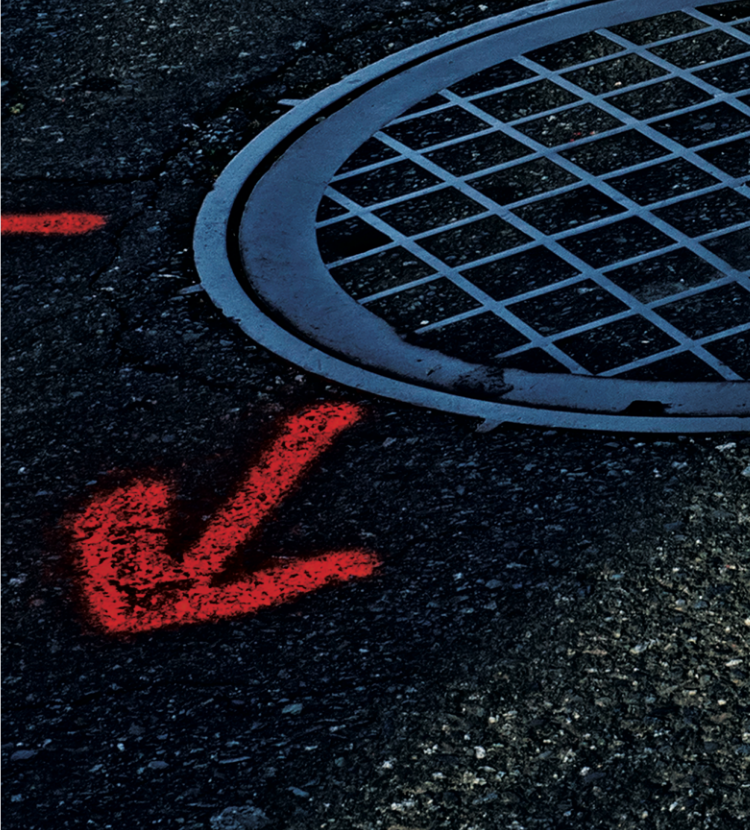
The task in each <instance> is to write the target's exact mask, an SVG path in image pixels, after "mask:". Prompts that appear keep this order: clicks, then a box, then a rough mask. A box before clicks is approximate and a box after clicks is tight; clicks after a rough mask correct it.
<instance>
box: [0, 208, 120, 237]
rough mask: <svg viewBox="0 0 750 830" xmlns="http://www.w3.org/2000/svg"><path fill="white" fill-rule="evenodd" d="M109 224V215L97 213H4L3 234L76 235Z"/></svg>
mask: <svg viewBox="0 0 750 830" xmlns="http://www.w3.org/2000/svg"><path fill="white" fill-rule="evenodd" d="M106 224H107V217H106V216H100V215H99V214H97V213H34V214H17V213H11V214H3V216H2V232H3V234H8V233H15V234H25V233H37V234H47V235H51V234H57V235H63V236H76V235H80V234H83V233H89V232H90V231H96V230H99V228H103V227H104V226H105V225H106Z"/></svg>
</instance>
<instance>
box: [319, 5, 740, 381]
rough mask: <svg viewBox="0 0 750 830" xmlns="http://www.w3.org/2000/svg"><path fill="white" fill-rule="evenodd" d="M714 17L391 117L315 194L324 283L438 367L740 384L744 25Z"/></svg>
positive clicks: (560, 58)
mask: <svg viewBox="0 0 750 830" xmlns="http://www.w3.org/2000/svg"><path fill="white" fill-rule="evenodd" d="M736 6H737V7H738V12H737V15H736V17H737V19H730V20H720V19H717V16H716V15H711V14H708V13H706V12H705V11H699V10H698V9H686V10H681V11H677V12H672V13H669V14H662V15H658V16H655V17H652V18H649V19H646V20H640V21H636V22H633V23H626V24H622V25H615V26H612V27H611V28H602V29H598V30H596V31H594V32H590V33H585V34H583V35H580V36H577V37H574V38H572V39H569V40H566V41H564V42H561V43H556V44H552V45H551V46H547V47H545V48H541V49H538V50H534V51H528V52H526V53H525V54H523V55H519V56H517V57H515V58H513V59H512V60H506V61H503V62H501V63H498V64H497V65H495V66H492V67H490V68H489V69H486V70H484V71H482V72H479V73H477V74H475V75H473V76H471V77H469V78H466V79H464V80H462V81H460V82H458V83H455V84H453V85H451V86H450V87H449V88H446V89H442V90H440V91H439V92H437V93H435V94H432V95H430V96H429V97H428V98H426V99H425V100H424V101H423V102H421V103H420V104H418V105H416V106H414V107H412V108H411V109H410V110H409V111H407V112H406V113H404V114H403V115H402V116H400V117H398V118H396V119H394V120H392V121H391V122H390V123H389V124H387V125H386V126H385V127H383V128H382V129H381V130H379V131H378V132H376V133H375V134H374V136H372V138H370V139H369V140H368V141H367V142H366V143H365V144H364V145H363V146H362V147H361V148H360V150H359V151H357V152H356V153H355V154H353V155H352V156H351V157H350V159H349V160H348V161H347V162H346V163H345V164H344V165H343V166H342V167H341V168H339V170H338V171H337V173H336V175H335V176H334V177H333V179H332V181H331V184H330V186H329V187H328V188H327V189H326V191H325V196H324V199H323V200H322V202H321V205H320V209H319V211H318V221H317V232H318V240H319V245H320V251H321V255H322V257H323V259H324V261H325V262H326V264H327V266H328V268H329V269H330V273H331V275H332V276H333V278H334V279H335V280H336V281H337V282H338V283H339V284H340V285H341V286H342V287H343V288H344V289H345V290H347V291H348V292H349V293H350V294H351V295H352V296H353V297H355V298H356V299H357V300H358V301H359V302H360V303H361V304H363V305H364V306H365V307H366V308H367V309H368V310H370V311H372V312H373V313H375V314H376V315H378V316H379V317H381V318H383V319H384V320H386V321H387V322H388V323H390V324H391V325H392V326H394V327H395V328H396V329H397V331H399V333H400V334H401V335H402V336H404V337H405V339H407V340H408V341H409V342H411V343H414V344H415V345H424V346H427V347H429V348H434V349H438V350H440V351H441V352H444V353H445V354H448V355H452V356H455V357H459V358H464V359H471V360H473V361H476V362H482V363H485V364H489V365H495V366H499V367H513V368H517V369H523V370H526V371H532V372H534V371H536V372H557V373H571V374H578V375H591V376H599V377H607V378H620V379H640V380H663V381H711V380H722V379H723V380H727V381H738V380H748V379H750V281H749V280H748V269H750V191H749V190H748V186H747V183H748V179H750V96H749V95H748V94H747V89H748V87H750V27H749V26H748V21H747V20H744V19H742V18H741V17H740V14H741V11H742V10H741V8H740V6H741V4H736ZM723 16H724V17H726V16H727V15H723ZM729 16H730V17H731V15H729Z"/></svg>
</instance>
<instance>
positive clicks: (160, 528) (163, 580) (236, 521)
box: [66, 404, 380, 633]
mask: <svg viewBox="0 0 750 830" xmlns="http://www.w3.org/2000/svg"><path fill="white" fill-rule="evenodd" d="M361 416H362V412H361V410H360V409H359V408H358V407H356V406H353V405H350V404H325V405H321V406H316V407H313V408H311V409H308V410H305V411H303V412H301V413H299V414H297V415H295V416H293V417H291V418H288V419H287V420H286V421H285V422H284V423H283V424H282V426H281V429H280V430H279V433H278V434H277V435H276V438H275V439H274V441H273V443H272V445H271V446H270V447H269V448H268V449H267V450H266V451H265V452H264V453H263V454H262V455H261V457H260V459H259V460H258V462H257V463H256V464H255V466H253V467H251V468H250V470H249V471H248V473H247V475H246V476H245V478H244V479H243V481H242V482H241V483H240V485H239V487H238V489H237V492H236V493H235V495H234V496H233V497H232V498H231V499H230V500H229V501H228V502H227V503H226V504H225V505H224V506H223V507H221V508H220V509H219V510H218V511H217V512H216V513H215V515H214V516H213V517H212V518H211V519H210V520H209V522H208V524H207V526H206V528H205V529H204V531H203V534H202V535H201V537H200V539H199V540H198V541H197V542H196V543H195V544H194V545H192V546H191V547H190V548H189V549H188V550H187V551H185V553H184V557H183V561H182V562H181V563H180V562H177V561H176V560H175V559H173V558H172V557H170V556H169V555H168V554H167V553H166V552H165V548H166V542H167V536H168V533H169V528H168V520H169V517H170V513H171V504H172V501H173V493H172V491H171V488H170V486H169V485H168V484H166V483H165V482H163V481H157V480H145V479H140V480H136V481H134V482H133V483H131V484H129V485H127V486H125V487H121V488H119V489H117V490H115V491H114V492H113V493H110V494H103V495H99V496H96V497H95V498H94V499H93V500H92V501H91V502H89V504H88V505H87V506H86V507H85V509H84V510H83V511H82V512H80V513H76V514H74V515H73V516H71V517H69V519H68V520H67V522H66V524H67V526H68V529H69V531H70V534H71V538H72V543H73V546H74V549H75V550H76V553H77V556H78V562H79V564H80V569H81V580H82V584H81V587H82V589H83V594H84V597H85V601H86V605H87V608H88V611H89V613H90V616H91V618H92V620H93V622H94V623H95V624H97V625H99V626H101V627H103V628H105V629H106V630H107V631H109V632H113V633H116V632H133V631H146V630H149V629H154V628H161V627H163V626H175V625H180V624H184V623H194V622H201V621H206V620H215V619H219V618H224V617H233V616H237V615H240V614H248V613H251V612H254V611H257V610H258V609H260V608H263V607H265V606H269V605H275V604H277V603H280V602H286V601H289V600H291V599H294V598H295V597H297V596H299V595H300V594H303V593H306V592H308V591H312V590H315V589H316V588H319V587H321V586H322V585H325V584H327V583H335V582H342V581H345V580H347V579H349V578H351V577H364V576H368V575H370V574H372V573H373V571H374V570H375V569H376V568H377V567H378V565H379V564H380V561H379V559H378V558H377V557H376V556H375V555H374V554H372V553H368V552H366V551H361V550H350V551H337V552H332V553H324V554H321V555H318V556H314V557H311V558H305V559H297V560H288V561H278V560H277V561H276V562H274V563H273V564H270V565H268V566H266V567H265V568H263V569H262V570H260V571H256V572H255V573H253V574H249V575H245V576H243V577H242V578H241V579H240V580H239V581H237V582H233V583H231V584H229V585H221V586H216V585H213V584H212V579H213V577H214V576H216V575H218V574H220V573H221V572H222V569H224V567H225V565H226V562H227V559H228V557H230V556H231V555H232V554H233V553H235V552H236V551H237V549H238V548H239V546H240V545H242V544H243V543H246V542H247V541H248V540H249V539H250V538H251V537H252V536H253V534H254V533H256V532H257V531H258V529H259V527H260V526H261V524H262V522H263V521H265V520H267V519H268V517H269V515H270V513H271V512H272V511H273V510H274V508H275V507H276V506H277V505H278V504H279V502H280V501H281V500H282V499H283V498H284V496H286V495H287V494H288V493H289V491H290V490H291V489H292V488H293V487H294V486H295V485H297V484H298V483H299V482H300V480H301V479H302V477H303V476H304V474H305V473H306V472H307V471H308V470H309V468H310V465H311V464H312V463H313V461H314V460H315V459H316V458H317V457H318V456H319V455H320V454H321V453H322V452H323V451H324V450H325V449H326V448H327V447H329V446H330V445H331V444H332V443H333V441H334V439H335V438H336V437H337V436H338V435H339V434H340V433H341V432H342V431H343V430H344V429H346V428H347V427H349V426H351V425H352V424H354V423H356V422H357V421H358V420H359V419H360V418H361Z"/></svg>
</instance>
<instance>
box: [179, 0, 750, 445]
mask: <svg viewBox="0 0 750 830" xmlns="http://www.w3.org/2000/svg"><path fill="white" fill-rule="evenodd" d="M608 5H612V0H610V2H609V3H607V2H605V3H601V2H590V1H589V2H581V0H547V2H543V3H538V4H535V5H534V6H531V7H527V8H525V9H519V10H516V11H514V12H509V13H506V14H503V15H499V16H497V17H493V18H490V19H487V20H483V21H480V22H479V23H475V24H472V25H471V26H468V27H464V28H462V29H459V30H456V31H452V32H448V33H446V34H443V35H441V36H439V37H436V38H433V39H432V40H428V41H425V42H423V43H419V44H417V45H415V46H412V47H410V48H408V49H405V50H403V51H401V52H398V53H396V54H394V55H390V56H388V57H386V58H384V59H382V60H380V61H378V62H376V63H374V64H371V65H369V66H367V67H365V68H363V69H362V70H359V71H358V72H356V73H354V74H352V75H350V76H347V77H346V78H344V79H343V80H342V81H340V82H339V83H337V84H335V85H333V86H330V87H327V88H326V89H324V90H322V91H321V92H319V93H317V94H316V95H314V96H312V97H311V98H309V99H307V100H306V101H304V102H301V103H300V104H298V105H297V106H296V107H295V108H294V109H293V110H292V111H290V112H289V113H286V114H285V115H284V116H282V117H281V118H279V119H278V120H277V121H275V122H273V123H272V124H271V125H270V126H269V127H267V128H266V129H265V130H264V131H263V132H261V133H260V134H259V135H258V136H257V137H256V138H254V139H253V140H252V141H251V142H250V143H249V144H248V145H246V146H245V147H244V148H243V149H242V150H241V151H240V152H239V153H238V155H237V156H236V157H235V158H234V159H233V160H232V161H231V162H230V163H229V164H228V165H227V167H226V168H225V169H224V170H223V171H222V173H221V175H220V176H219V178H218V179H217V181H216V183H215V184H214V188H213V189H212V190H211V192H210V193H209V194H208V195H207V196H206V199H205V201H204V203H203V205H202V207H201V210H200V212H199V215H198V218H197V221H196V226H195V232H194V240H193V248H194V257H195V263H196V267H197V270H198V273H199V275H200V278H201V282H202V284H203V287H204V288H205V289H206V291H207V292H208V294H209V296H210V297H211V299H212V300H213V302H214V303H215V304H216V305H217V306H218V307H219V308H220V309H221V310H222V311H223V312H224V313H225V314H226V315H227V316H228V317H230V318H231V319H233V320H234V321H235V322H236V323H237V324H238V325H239V326H240V328H241V329H242V330H243V331H244V332H245V333H246V334H247V335H248V336H249V337H250V338H251V339H252V340H254V341H256V342H258V343H259V344H261V345H262V346H264V347H265V348H267V349H269V350H270V351H272V352H273V353H275V354H277V355H279V356H280V357H282V358H284V359H286V360H288V361H290V362H291V363H293V364H294V365H296V366H299V367H300V368H302V369H305V370H307V371H310V372H312V373H314V374H316V375H319V376H322V377H324V378H325V379H327V380H331V381H333V382H336V383H340V384H343V385H344V386H349V387H352V388H355V389H358V390H361V391H363V392H367V393H370V394H375V395H378V396H382V397H386V398H390V399H394V400H398V401H400V402H404V403H409V404H412V405H417V406H421V407H426V408H431V409H437V410H441V411H445V412H451V413H454V414H459V415H466V416H469V417H475V418H482V419H484V420H485V421H486V422H487V423H488V424H492V423H503V422H513V423H521V424H527V425H533V426H546V427H557V428H568V429H586V430H597V431H604V432H630V433H645V432H658V433H713V432H740V431H743V432H744V431H748V430H750V419H749V418H748V417H747V416H744V415H739V416H731V415H730V416H727V415H709V416H700V415H687V416H681V415H667V416H641V415H624V414H622V413H611V412H610V413H607V412H591V411H586V410H579V409H549V408H544V409H542V408H533V405H527V406H524V405H517V404H509V403H503V402H499V401H493V400H486V399H482V398H477V397H473V396H469V395H461V394H457V393H455V392H448V391H443V390H440V389H434V388H429V387H427V386H420V385H417V384H416V383H414V382H412V381H409V380H401V379H398V378H395V377H393V376H388V375H386V374H382V373H379V372H377V371H373V370H372V369H369V368H366V367H363V366H359V365H356V364H355V363H351V362H347V361H346V360H344V359H341V358H339V357H337V356H336V355H334V354H330V353H329V352H326V351H325V350H324V349H322V348H321V346H320V345H315V344H312V343H310V342H308V341H307V340H306V339H304V338H303V337H301V336H299V335H298V333H296V332H295V331H290V330H289V329H288V328H286V327H285V326H284V325H282V324H280V323H278V322H276V321H275V320H273V319H272V318H271V317H269V314H268V311H267V310H266V309H264V308H263V307H262V304H261V303H258V302H256V301H255V300H254V299H253V298H252V297H251V296H250V294H249V293H248V290H247V289H246V287H244V284H245V279H244V274H243V273H242V271H241V270H239V269H238V267H237V261H236V255H234V256H233V254H232V246H233V245H235V244H236V241H235V240H233V239H232V238H231V237H232V236H233V233H232V223H233V221H235V222H236V219H237V216H238V213H241V212H242V211H243V210H244V208H245V204H246V202H247V199H248V196H249V193H250V192H252V190H253V188H254V186H255V184H256V183H257V181H258V180H260V179H261V178H262V177H263V175H264V173H265V171H266V170H267V169H268V168H269V167H271V166H272V164H273V160H275V157H279V158H283V156H284V154H285V153H286V152H287V150H288V149H289V147H290V146H291V145H293V144H294V142H295V141H296V140H297V139H298V138H299V137H300V136H301V135H304V134H305V133H306V132H307V131H308V130H309V129H310V128H311V127H312V126H314V124H315V122H316V121H317V120H319V119H320V118H321V114H322V113H325V112H326V111H331V110H339V109H341V108H342V107H345V106H346V104H347V101H346V99H347V98H351V97H352V96H354V97H359V96H361V95H363V94H365V93H366V92H367V91H368V89H369V88H371V87H372V86H374V85H378V84H380V83H381V82H382V81H383V80H385V79H386V78H390V77H393V76H398V75H400V74H401V73H403V72H404V71H405V70H406V69H407V68H409V67H410V66H411V65H417V64H420V63H424V62H425V61H427V60H430V59H432V58H434V57H436V56H438V55H439V54H440V53H442V52H446V51H452V50H454V49H456V48H458V47H459V46H463V45H465V44H468V43H471V42H472V41H476V40H482V39H484V38H486V37H488V36H490V35H492V34H495V33H497V32H500V31H502V30H504V29H507V28H508V27H509V26H510V25H513V26H516V25H518V24H519V23H526V22H531V21H533V20H537V19H541V18H544V17H548V16H550V15H556V14H559V13H561V12H565V11H574V10H579V9H586V8H590V7H592V6H608ZM635 5H636V6H639V5H640V4H639V3H638V2H635ZM698 5H705V4H704V3H698V2H693V3H691V2H689V0H688V2H685V0H682V2H672V3H667V4H666V6H663V7H662V9H658V10H656V11H654V10H653V7H652V8H651V9H650V10H649V13H648V14H646V15H642V14H640V13H639V14H636V16H635V17H634V19H642V18H645V17H650V16H654V14H660V13H662V12H665V11H673V10H677V9H680V8H693V7H696V6H698ZM563 377H569V376H563ZM591 380H594V381H596V380H598V379H593V378H592V379H591ZM623 382H624V381H622V380H621V381H620V383H623ZM627 383H630V384H640V385H642V386H643V385H645V387H646V388H648V385H649V384H650V383H659V382H648V381H645V382H638V381H627ZM724 383H725V384H730V385H731V386H734V387H737V386H740V385H741V386H742V387H743V390H744V389H748V390H749V391H748V410H750V383H747V382H744V381H736V382H732V381H726V382H724ZM687 385H691V384H687ZM693 385H694V384H693ZM713 385H716V384H713Z"/></svg>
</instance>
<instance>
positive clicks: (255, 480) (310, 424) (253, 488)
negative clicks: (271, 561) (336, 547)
mask: <svg viewBox="0 0 750 830" xmlns="http://www.w3.org/2000/svg"><path fill="white" fill-rule="evenodd" d="M361 417H362V413H361V410H360V409H359V407H356V406H353V405H351V404H326V405H322V406H317V407H315V408H312V409H309V410H306V411H304V412H301V413H299V414H297V415H294V416H293V417H291V418H289V419H288V420H287V421H286V422H285V423H284V424H283V426H282V428H281V430H280V431H279V433H278V434H277V435H276V437H275V438H274V440H273V443H272V444H271V446H270V447H269V448H268V449H267V450H266V451H265V452H264V453H263V454H262V456H261V457H260V459H259V460H258V462H257V463H255V464H254V465H253V466H252V467H251V469H250V470H249V472H248V473H247V475H246V476H245V478H244V479H243V480H242V482H241V483H240V486H239V488H238V489H237V492H236V493H235V495H234V496H233V497H232V498H231V499H230V500H229V502H227V504H225V505H224V506H223V507H221V508H220V509H219V510H218V511H217V512H216V513H215V514H214V516H213V517H212V518H211V520H210V521H209V523H208V525H207V526H206V528H205V530H204V532H203V533H202V534H201V538H200V539H199V540H198V542H196V544H195V545H193V546H192V547H191V548H190V549H189V550H188V551H187V552H186V553H185V557H184V560H183V567H184V569H185V572H186V574H187V575H189V576H191V577H193V578H200V577H203V578H206V577H208V576H210V575H212V574H215V573H217V572H218V571H220V570H221V569H222V568H223V567H224V565H225V563H226V560H227V558H228V557H229V556H231V555H232V554H233V553H234V552H235V551H236V550H237V549H238V548H239V546H240V545H241V544H243V543H244V542H246V541H247V540H248V539H249V538H250V537H251V536H252V535H253V534H254V533H255V532H256V531H257V530H258V528H259V527H260V525H261V523H262V522H263V521H264V520H265V519H266V518H267V517H268V516H269V514H270V513H271V512H272V511H273V510H274V508H275V507H276V506H277V505H278V504H279V502H280V501H281V500H282V499H283V498H284V497H285V496H286V495H287V494H288V493H289V492H290V490H292V489H293V488H294V487H295V486H296V485H297V484H298V483H299V482H300V480H301V478H302V477H303V475H304V474H305V473H306V471H307V470H308V468H309V467H310V465H311V464H312V463H313V462H314V461H315V460H316V459H317V457H318V456H319V455H320V454H321V453H322V452H323V451H324V450H326V449H327V448H328V447H329V446H330V445H331V444H332V443H333V441H334V440H335V438H336V437H337V436H338V435H339V434H340V433H341V432H342V431H343V430H344V429H346V428H347V427H349V426H351V425H352V424H354V423H356V422H357V421H358V420H359V419H360V418H361Z"/></svg>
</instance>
